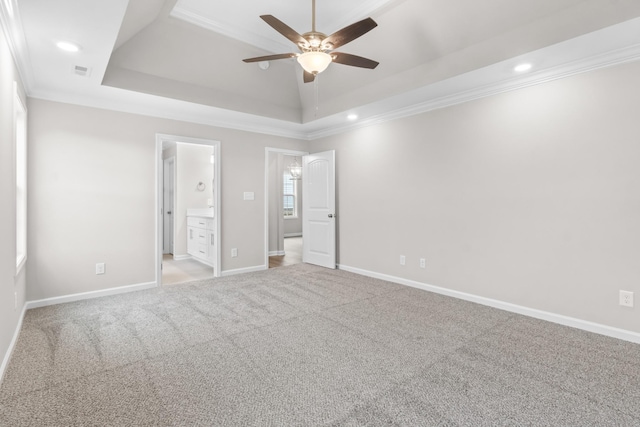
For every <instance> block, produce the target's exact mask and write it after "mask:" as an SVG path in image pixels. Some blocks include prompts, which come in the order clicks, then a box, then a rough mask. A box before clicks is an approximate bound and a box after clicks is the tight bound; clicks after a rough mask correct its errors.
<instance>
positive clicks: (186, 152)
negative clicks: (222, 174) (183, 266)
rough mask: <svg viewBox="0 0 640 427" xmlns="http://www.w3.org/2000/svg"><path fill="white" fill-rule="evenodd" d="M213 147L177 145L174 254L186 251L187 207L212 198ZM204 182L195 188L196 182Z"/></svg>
mask: <svg viewBox="0 0 640 427" xmlns="http://www.w3.org/2000/svg"><path fill="white" fill-rule="evenodd" d="M212 154H213V147H211V146H206V145H195V144H183V143H178V144H177V155H176V171H177V173H176V180H175V181H176V187H175V197H176V212H175V216H174V218H175V231H174V234H175V241H174V243H173V252H174V255H186V254H187V209H202V208H207V207H209V206H208V204H207V203H208V200H212V199H213V165H212V164H211V155H212ZM199 182H202V183H203V184H204V185H205V188H204V191H200V190H198V188H197V187H198V183H199Z"/></svg>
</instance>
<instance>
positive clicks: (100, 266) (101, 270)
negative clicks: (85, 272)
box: [96, 262, 104, 274]
mask: <svg viewBox="0 0 640 427" xmlns="http://www.w3.org/2000/svg"><path fill="white" fill-rule="evenodd" d="M96 274H104V262H99V263H97V264H96Z"/></svg>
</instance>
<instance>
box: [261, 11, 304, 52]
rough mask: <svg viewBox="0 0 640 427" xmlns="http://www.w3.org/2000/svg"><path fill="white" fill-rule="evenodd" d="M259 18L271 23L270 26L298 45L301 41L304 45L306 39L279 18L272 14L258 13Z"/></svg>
mask: <svg viewBox="0 0 640 427" xmlns="http://www.w3.org/2000/svg"><path fill="white" fill-rule="evenodd" d="M260 18H262V20H263V21H264V22H266V23H267V24H269V25H271V27H272V28H273V29H274V30H276V31H277V32H279V33H280V34H282V35H283V36H285V37H286V38H288V39H289V40H291V41H292V42H294V43H295V44H296V45H300V44H301V43H302V44H303V45H304V44H306V43H307V41H306V40H305V39H304V37H302V36H301V35H300V34H298V32H297V31H296V30H294V29H293V28H291V27H290V26H288V25H287V24H285V23H284V22H282V21H281V20H279V19H278V18H276V17H275V16H273V15H260Z"/></svg>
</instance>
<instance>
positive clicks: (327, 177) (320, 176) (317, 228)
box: [302, 150, 336, 268]
mask: <svg viewBox="0 0 640 427" xmlns="http://www.w3.org/2000/svg"><path fill="white" fill-rule="evenodd" d="M335 170H336V168H335V151H334V150H331V151H325V152H322V153H314V154H309V155H307V156H304V157H303V161H302V235H303V236H304V237H303V243H302V246H303V247H302V261H303V262H306V263H309V264H315V265H319V266H321V267H327V268H336V215H335V211H336V188H335V187H336V176H335Z"/></svg>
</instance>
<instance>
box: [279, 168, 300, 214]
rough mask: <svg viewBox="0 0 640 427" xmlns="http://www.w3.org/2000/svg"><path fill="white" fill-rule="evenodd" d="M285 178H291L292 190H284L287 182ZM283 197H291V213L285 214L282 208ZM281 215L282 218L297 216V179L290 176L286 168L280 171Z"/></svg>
mask: <svg viewBox="0 0 640 427" xmlns="http://www.w3.org/2000/svg"><path fill="white" fill-rule="evenodd" d="M287 178H289V179H290V180H291V182H292V183H293V192H292V193H287V192H285V183H286V182H287ZM285 197H293V214H292V215H287V214H286V212H285V210H284V198H285ZM282 216H283V218H284V219H297V218H298V183H297V180H295V179H293V178H291V174H290V173H289V171H288V170H286V169H285V170H284V172H283V173H282Z"/></svg>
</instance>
